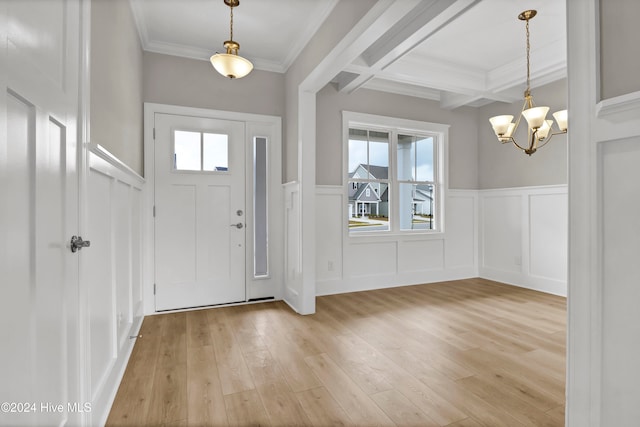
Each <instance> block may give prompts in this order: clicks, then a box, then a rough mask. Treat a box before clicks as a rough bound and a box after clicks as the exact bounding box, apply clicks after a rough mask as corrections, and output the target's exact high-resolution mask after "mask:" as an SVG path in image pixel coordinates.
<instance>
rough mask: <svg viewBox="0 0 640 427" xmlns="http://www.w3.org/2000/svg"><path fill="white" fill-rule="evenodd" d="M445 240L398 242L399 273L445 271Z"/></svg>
mask: <svg viewBox="0 0 640 427" xmlns="http://www.w3.org/2000/svg"><path fill="white" fill-rule="evenodd" d="M443 245H444V240H441V239H438V240H416V241H410V242H403V241H400V242H398V249H397V252H398V271H402V272H419V271H431V270H442V269H444V247H443Z"/></svg>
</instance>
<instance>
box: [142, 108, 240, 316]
mask: <svg viewBox="0 0 640 427" xmlns="http://www.w3.org/2000/svg"><path fill="white" fill-rule="evenodd" d="M155 135H156V136H155V159H154V168H155V284H156V310H157V311H162V310H172V309H180V308H189V307H201V306H208V305H215V304H225V303H233V302H241V301H245V297H246V292H245V229H246V220H245V216H246V213H245V167H244V165H245V149H244V147H245V124H244V123H243V122H237V121H230V120H215V119H209V118H200V117H190V116H178V115H170V114H160V113H157V114H156V115H155Z"/></svg>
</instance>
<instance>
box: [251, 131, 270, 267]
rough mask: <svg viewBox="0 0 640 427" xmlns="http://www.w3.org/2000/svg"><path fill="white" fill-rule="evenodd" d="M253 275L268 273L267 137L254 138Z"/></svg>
mask: <svg viewBox="0 0 640 427" xmlns="http://www.w3.org/2000/svg"><path fill="white" fill-rule="evenodd" d="M253 176H254V181H253V188H254V199H253V204H254V207H253V209H254V228H253V233H254V237H253V241H254V256H253V257H254V262H253V265H254V270H253V275H254V277H265V276H268V275H269V257H268V254H269V246H268V242H269V239H268V237H269V235H268V216H267V206H268V198H267V196H268V194H267V182H268V175H267V138H255V139H254V157H253Z"/></svg>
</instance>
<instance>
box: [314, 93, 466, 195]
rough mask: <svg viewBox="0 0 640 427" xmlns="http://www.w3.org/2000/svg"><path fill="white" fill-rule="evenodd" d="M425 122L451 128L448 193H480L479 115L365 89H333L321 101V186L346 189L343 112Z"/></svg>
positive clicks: (318, 179) (318, 154)
mask: <svg viewBox="0 0 640 427" xmlns="http://www.w3.org/2000/svg"><path fill="white" fill-rule="evenodd" d="M343 110H346V111H355V112H359V113H368V114H377V115H381V116H390V117H398V118H403V119H411V120H420V121H425V122H433V123H442V124H448V125H451V127H450V128H449V188H456V189H477V188H478V143H477V141H478V110H477V109H476V108H470V107H461V108H458V109H455V110H453V111H449V110H442V109H441V108H440V105H439V103H438V102H436V101H430V100H427V99H422V98H414V97H410V96H404V95H395V94H390V93H384V92H378V91H374V90H367V89H360V90H357V91H356V92H354V93H352V94H350V95H349V94H344V93H340V92H338V91H337V90H336V89H335V86H334V85H333V84H328V85H327V86H326V87H325V88H324V89H322V90H321V91H320V92H318V95H317V98H316V114H317V128H316V138H317V140H316V157H317V159H316V183H317V184H319V185H341V184H342V178H343V176H344V175H343V171H342V153H343V151H342V146H343V141H342V111H343Z"/></svg>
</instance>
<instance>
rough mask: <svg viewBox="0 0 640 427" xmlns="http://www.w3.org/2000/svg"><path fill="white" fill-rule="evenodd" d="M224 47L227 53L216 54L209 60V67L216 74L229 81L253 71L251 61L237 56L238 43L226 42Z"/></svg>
mask: <svg viewBox="0 0 640 427" xmlns="http://www.w3.org/2000/svg"><path fill="white" fill-rule="evenodd" d="M224 47H226V48H227V53H216V54H215V55H213V56H211V58H210V60H211V65H213V68H215V69H216V71H217V72H219V73H220V74H222V75H223V76H225V77H229V78H230V79H239V78H242V77H244V76H246V75H247V74H249V73H250V72H251V70H253V64H252V63H251V61H249V60H248V59H246V58H243V57H242V56H240V55H238V49H240V45H239V44H238V43H236V42H234V41H231V40H227V41H226V42H224Z"/></svg>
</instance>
